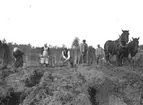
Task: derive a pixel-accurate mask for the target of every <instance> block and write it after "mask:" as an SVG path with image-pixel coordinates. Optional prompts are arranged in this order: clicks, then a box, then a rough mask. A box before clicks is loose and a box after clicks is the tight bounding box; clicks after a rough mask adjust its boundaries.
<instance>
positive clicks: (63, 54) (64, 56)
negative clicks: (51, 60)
mask: <svg viewBox="0 0 143 105" xmlns="http://www.w3.org/2000/svg"><path fill="white" fill-rule="evenodd" d="M62 57H63V58H64V59H66V57H65V56H64V53H63V51H62Z"/></svg>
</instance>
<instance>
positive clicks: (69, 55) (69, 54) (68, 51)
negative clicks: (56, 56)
mask: <svg viewBox="0 0 143 105" xmlns="http://www.w3.org/2000/svg"><path fill="white" fill-rule="evenodd" d="M69 58H70V51H68V57H67V59H66V60H68V59H69Z"/></svg>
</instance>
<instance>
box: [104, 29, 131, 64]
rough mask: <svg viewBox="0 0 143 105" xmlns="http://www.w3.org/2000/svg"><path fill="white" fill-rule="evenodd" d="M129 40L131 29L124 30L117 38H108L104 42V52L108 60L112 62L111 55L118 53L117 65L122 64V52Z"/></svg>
mask: <svg viewBox="0 0 143 105" xmlns="http://www.w3.org/2000/svg"><path fill="white" fill-rule="evenodd" d="M128 41H129V31H128V30H122V34H121V35H119V38H118V39H117V40H114V41H113V40H108V41H106V42H105V44H104V52H105V59H106V62H108V63H109V64H111V61H110V56H113V55H116V57H117V65H119V66H120V65H122V62H121V61H122V57H121V55H122V53H124V52H125V51H124V49H125V50H126V44H127V43H128Z"/></svg>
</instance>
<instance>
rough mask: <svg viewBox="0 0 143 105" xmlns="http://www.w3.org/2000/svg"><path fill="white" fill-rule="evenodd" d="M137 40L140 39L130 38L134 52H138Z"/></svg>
mask: <svg viewBox="0 0 143 105" xmlns="http://www.w3.org/2000/svg"><path fill="white" fill-rule="evenodd" d="M139 39H140V37H138V38H133V37H132V41H133V46H134V51H135V52H136V51H138V48H139Z"/></svg>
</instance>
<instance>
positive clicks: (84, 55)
mask: <svg viewBox="0 0 143 105" xmlns="http://www.w3.org/2000/svg"><path fill="white" fill-rule="evenodd" d="M81 62H82V63H87V52H82V54H81Z"/></svg>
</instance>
